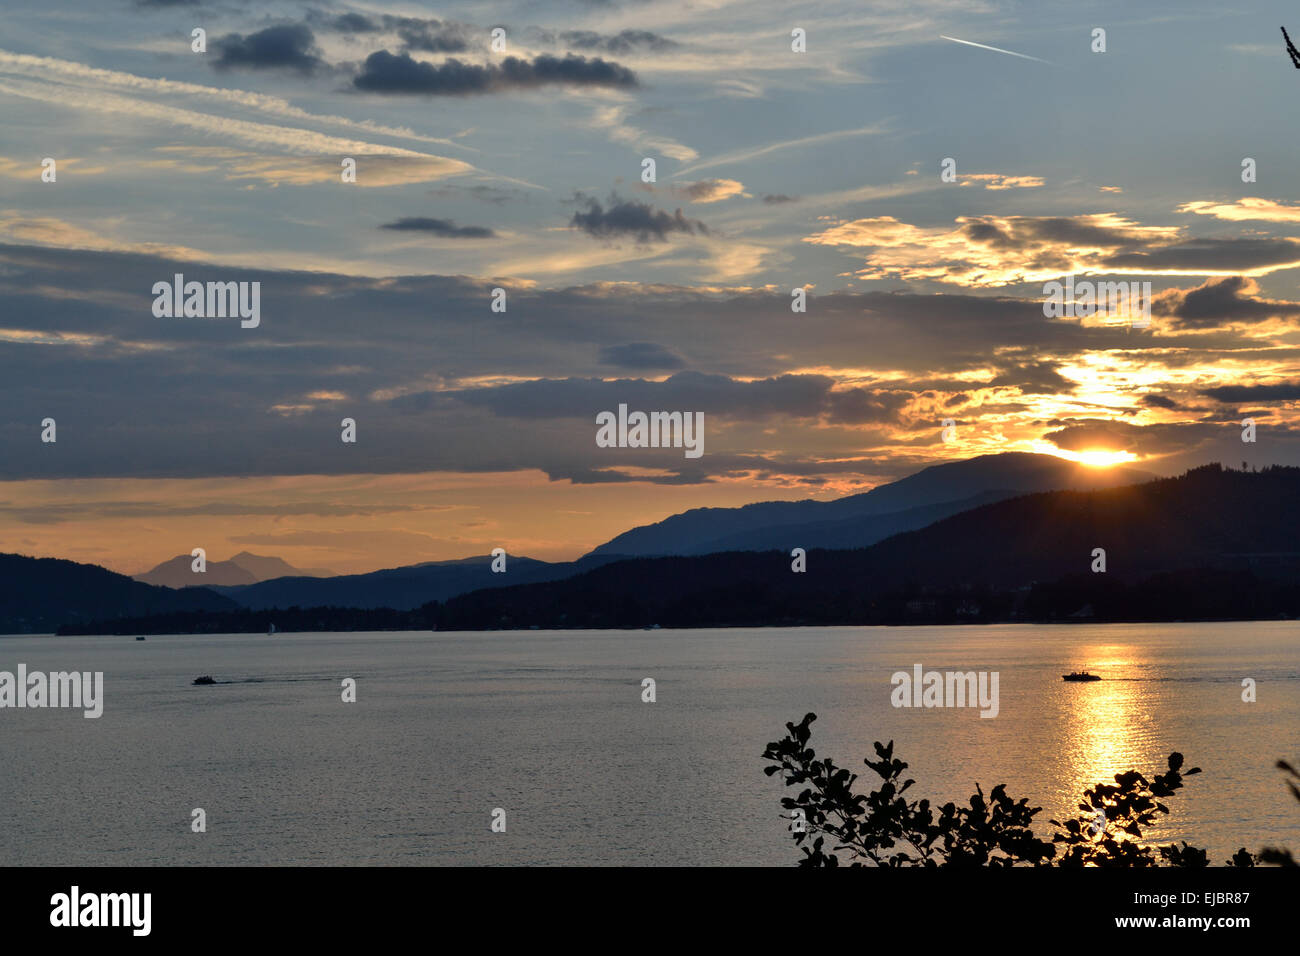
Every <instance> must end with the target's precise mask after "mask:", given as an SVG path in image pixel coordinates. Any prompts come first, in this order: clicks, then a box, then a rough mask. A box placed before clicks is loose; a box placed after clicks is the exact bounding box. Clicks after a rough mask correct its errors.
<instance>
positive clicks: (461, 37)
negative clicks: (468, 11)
mask: <svg viewBox="0 0 1300 956" xmlns="http://www.w3.org/2000/svg"><path fill="white" fill-rule="evenodd" d="M385 19H386V20H389V21H391V20H393V19H398V20H399V22H398V23H396V24H395V26H396V28H397V35H398V36H399V37H401V39H402V46H403V49H406V50H423V51H424V52H426V53H464V52H465V51H466V50H468V49H469V40H470V36H471V34H472V32H473V30H472V28H471V27H469V26H467V25H465V24H460V23H443V22H442V21H440V20H415V19H410V18H391V17H389V18H385Z"/></svg>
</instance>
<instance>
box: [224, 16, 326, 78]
mask: <svg viewBox="0 0 1300 956" xmlns="http://www.w3.org/2000/svg"><path fill="white" fill-rule="evenodd" d="M213 48H214V49H215V50H216V51H217V53H218V56H217V58H216V59H215V60H214V61H213V64H212V65H213V66H214V67H216V68H217V69H219V70H230V69H253V70H268V69H287V70H297V71H298V72H299V73H312V72H315V71H316V70H317V69H319V68H320V67H322V66H324V65H325V61H324V60H322V59H321V57H320V50H319V49H317V47H316V38H315V36H314V35H313V34H312V32H311V30H310V29H309V28H308V27H306V26H305V25H303V24H301V23H294V24H285V25H282V26H274V27H267V28H266V29H265V30H260V31H258V32H257V33H250V34H249V35H248V36H243V35H242V34H238V33H231V34H228V35H226V36H224V37H221V38H220V39H219V40H216V41H215V42H214V43H213Z"/></svg>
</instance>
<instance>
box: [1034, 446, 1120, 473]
mask: <svg viewBox="0 0 1300 956" xmlns="http://www.w3.org/2000/svg"><path fill="white" fill-rule="evenodd" d="M1036 450H1042V451H1045V452H1047V453H1048V454H1052V455H1056V456H1057V457H1058V458H1066V459H1069V460H1070V461H1077V462H1078V463H1079V464H1081V465H1087V466H1088V467H1089V468H1111V467H1113V466H1115V465H1126V464H1128V463H1129V462H1134V461H1137V460H1138V457H1137V455H1135V454H1133V453H1132V452H1131V451H1115V450H1113V449H1110V448H1085V449H1084V450H1082V451H1069V450H1067V449H1064V448H1054V447H1052V448H1042V449H1036Z"/></svg>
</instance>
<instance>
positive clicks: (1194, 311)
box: [1154, 276, 1300, 328]
mask: <svg viewBox="0 0 1300 956" xmlns="http://www.w3.org/2000/svg"><path fill="white" fill-rule="evenodd" d="M1258 291H1259V289H1258V286H1257V285H1256V283H1255V282H1254V281H1253V280H1251V279H1248V278H1246V277H1244V276H1229V277H1227V278H1225V279H1210V280H1208V281H1206V282H1205V283H1204V284H1203V285H1200V286H1197V287H1196V288H1195V289H1187V290H1184V289H1170V290H1167V291H1166V292H1164V293H1162V294H1161V295H1160V296H1159V297H1158V298H1157V301H1156V303H1155V307H1154V311H1156V312H1157V313H1159V314H1161V315H1172V316H1174V317H1175V318H1177V319H1178V320H1179V321H1178V322H1177V323H1176V325H1178V326H1179V327H1181V328H1213V327H1215V326H1218V325H1221V324H1223V322H1224V321H1225V320H1227V321H1237V322H1258V321H1263V320H1265V319H1269V318H1272V317H1274V316H1281V315H1300V303H1297V302H1270V301H1267V300H1264V299H1259V298H1255V297H1254V293H1257V292H1258Z"/></svg>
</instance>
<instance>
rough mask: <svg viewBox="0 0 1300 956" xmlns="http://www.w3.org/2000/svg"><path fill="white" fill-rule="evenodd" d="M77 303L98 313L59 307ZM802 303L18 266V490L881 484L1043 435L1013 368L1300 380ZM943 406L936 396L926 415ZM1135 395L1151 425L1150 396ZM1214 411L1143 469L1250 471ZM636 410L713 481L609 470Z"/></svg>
mask: <svg viewBox="0 0 1300 956" xmlns="http://www.w3.org/2000/svg"><path fill="white" fill-rule="evenodd" d="M394 218H397V217H394ZM393 234H394V235H395V234H396V233H393ZM411 234H412V235H417V234H418V233H411ZM444 241H448V240H444ZM177 272H181V273H184V275H185V278H186V280H198V281H207V280H219V281H244V280H255V281H259V282H261V293H262V298H261V325H260V326H259V327H258V328H257V329H242V328H240V326H239V323H238V322H237V321H235V322H232V321H223V320H212V321H209V320H198V319H189V320H186V319H170V320H169V319H158V318H155V317H154V316H153V315H152V314H151V310H150V303H151V300H152V296H151V294H150V289H151V287H152V286H153V284H154V283H155V282H158V281H159V280H164V281H170V280H171V278H172V276H173V274H174V273H177ZM497 285H502V286H507V287H509V312H508V313H492V312H491V311H490V309H489V302H490V300H491V292H492V288H493V287H494V286H497ZM67 288H75V289H77V290H78V292H79V294H78V296H77V297H75V298H74V297H70V296H67V295H65V294H63V293H61V292H60V291H59V290H61V289H67ZM789 302H790V299H789V295H788V291H783V290H782V289H780V288H777V289H761V288H760V289H746V290H731V291H718V290H698V289H692V288H688V287H681V286H670V285H653V286H651V285H642V284H638V283H635V282H628V283H622V282H617V283H591V284H587V285H582V286H575V287H565V288H545V287H529V286H513V285H511V283H510V282H509V281H508V280H501V279H488V278H482V279H471V278H468V277H456V276H437V275H404V276H391V277H382V278H376V277H366V276H352V275H339V274H331V273H327V272H321V271H313V272H294V271H285V270H271V269H260V270H259V269H246V268H237V267H234V266H230V265H214V264H210V263H199V262H194V261H175V260H170V259H166V258H162V257H159V256H156V255H146V254H143V253H125V252H119V253H110V252H93V251H87V250H75V249H59V248H50V247H31V246H15V245H11V244H9V245H6V244H2V243H0V314H3V315H4V316H5V324H6V325H7V326H8V329H9V330H10V333H7V334H6V337H5V341H4V342H3V343H0V381H3V382H4V383H5V387H4V392H5V401H4V403H2V404H0V480H3V479H14V480H17V479H29V478H54V477H65V476H68V477H212V476H228V475H272V474H296V475H306V474H311V475H320V474H355V473H371V474H390V473H399V472H400V473H409V472H412V471H426V470H427V471H439V470H448V471H458V472H465V473H480V472H490V471H518V470H521V469H538V470H539V471H540V472H542V473H545V474H550V475H553V476H557V477H568V476H572V477H573V480H575V481H585V480H595V479H593V478H591V476H592V475H604V476H608V475H609V474H610V473H611V471H610V470H611V469H614V470H616V471H619V472H620V473H621V474H622V475H623V477H622V478H617V479H614V480H628V481H636V480H643V479H642V477H640V476H642V475H644V473H645V469H646V467H650V468H654V469H663V470H664V474H665V476H666V477H665V478H664V479H663V480H665V481H670V482H695V481H708V480H713V479H723V478H727V477H729V476H734V475H736V474H741V475H747V476H759V477H757V478H756V479H755V480H760V481H769V480H770V481H773V482H788V481H793V480H797V479H800V478H803V479H807V480H808V481H809V482H810V483H815V482H817V481H819V480H823V479H825V478H826V477H827V476H841V477H840V478H839V479H837V480H838V481H840V482H844V481H848V482H852V481H859V480H860V481H863V482H874V481H878V480H880V479H881V477H882V476H886V475H894V476H897V475H901V474H902V473H905V472H906V471H907V470H909V469H910V470H914V469H915V467H919V466H920V465H923V464H925V463H926V462H925V461H924V460H922V459H920V458H918V459H917V460H916V461H909V460H907V456H906V455H902V454H899V448H900V442H903V443H905V442H906V441H907V440H908V439H907V435H908V434H909V433H911V431H912V430H913V429H914V428H915V423H913V422H911V421H910V420H909V415H910V413H911V412H912V410H913V409H917V411H916V414H918V415H921V416H922V417H924V415H925V414H930V413H931V412H933V413H934V414H932V418H933V419H935V420H940V419H942V418H943V417H946V416H944V415H942V414H938V413H940V412H942V411H949V415H952V412H953V411H955V410H956V409H955V408H951V407H950V406H947V405H946V402H947V401H948V399H949V398H957V397H959V396H960V395H966V396H969V397H970V400H972V401H977V402H979V407H978V408H977V409H974V410H972V411H970V412H963V414H962V416H961V417H962V419H963V420H964V421H965V420H969V421H971V422H972V423H974V422H978V421H981V420H983V419H985V417H986V416H997V415H1014V416H1018V420H1020V421H1026V420H1027V419H1028V418H1029V417H1030V415H1031V414H1032V413H1031V412H1030V410H1029V409H1026V408H1025V407H1022V406H1019V405H1015V404H1013V403H1010V402H1008V401H1006V400H1005V399H1001V400H999V399H994V401H992V402H990V401H988V398H987V395H983V394H980V393H978V392H977V391H976V390H978V389H982V388H984V387H985V386H986V384H987V382H988V380H989V369H990V367H992V368H993V375H995V376H1003V377H1004V378H1003V380H1004V381H1008V382H1013V381H1019V382H1021V383H1023V384H1025V385H1026V387H1028V383H1029V382H1030V381H1034V380H1040V379H1041V378H1042V376H1044V375H1049V376H1050V374H1051V372H1052V369H1053V368H1055V367H1056V366H1057V364H1058V363H1064V364H1065V365H1067V366H1074V365H1075V364H1077V358H1076V357H1077V356H1079V355H1081V354H1085V353H1089V352H1092V353H1094V354H1098V353H1101V354H1104V353H1107V352H1112V351H1113V352H1115V353H1116V354H1123V355H1126V356H1129V357H1131V358H1132V359H1134V360H1140V361H1141V362H1142V364H1143V367H1144V368H1146V369H1147V370H1148V371H1149V372H1152V373H1158V372H1159V371H1160V370H1162V369H1165V368H1182V369H1192V370H1196V369H1200V368H1202V367H1203V366H1205V365H1206V364H1207V363H1222V362H1223V361H1224V359H1225V356H1229V357H1231V358H1233V359H1234V360H1239V361H1241V362H1242V363H1253V362H1267V363H1269V364H1270V365H1271V366H1273V367H1278V366H1279V365H1294V366H1297V367H1300V349H1296V348H1293V347H1288V346H1287V345H1286V344H1285V342H1282V343H1281V344H1279V343H1276V342H1269V341H1263V340H1257V341H1255V342H1253V343H1252V342H1250V341H1248V340H1244V339H1243V337H1242V336H1241V335H1240V334H1238V333H1235V332H1229V333H1205V332H1199V331H1188V332H1184V333H1181V334H1179V335H1177V336H1175V337H1171V336H1168V335H1167V334H1162V331H1161V329H1160V328H1159V327H1156V328H1153V329H1152V330H1151V332H1150V334H1147V335H1143V336H1141V337H1134V336H1133V335H1132V334H1131V333H1129V331H1128V330H1127V329H1124V328H1105V327H1099V326H1087V325H1084V324H1081V323H1074V322H1061V321H1049V320H1046V319H1045V318H1044V316H1043V314H1042V302H1041V299H1040V298H1039V297H1037V296H1035V297H1033V298H1025V299H1021V298H1016V297H1011V296H995V295H968V294H960V293H958V294H949V295H920V294H912V293H890V292H867V293H862V292H853V291H841V292H836V293H832V294H825V295H819V296H817V297H816V301H815V309H810V313H813V314H814V316H815V321H816V331H817V334H816V335H809V334H804V333H803V332H801V331H800V329H802V328H804V326H801V325H799V324H798V323H795V324H793V325H792V324H791V318H790V306H789ZM359 317H365V318H364V319H361V318H359ZM12 330H18V334H17V335H14V334H11V333H12ZM29 333H30V334H29ZM638 343H640V345H638ZM647 343H661V347H664V348H665V351H666V352H667V351H668V350H669V349H676V350H678V351H679V352H680V354H681V355H683V356H686V358H687V359H688V364H689V368H690V371H687V370H684V369H673V368H668V369H664V370H663V372H664V373H666V374H670V375H671V377H670V378H669V379H667V380H666V381H664V382H654V381H642V380H641V377H646V378H648V377H652V376H656V375H658V374H660V370H659V369H657V368H656V369H634V368H632V369H628V370H627V371H626V372H619V373H618V374H619V375H620V376H626V378H623V379H622V380H620V381H614V382H605V381H602V379H601V378H600V377H597V376H596V374H595V373H593V369H592V366H593V364H594V363H595V362H597V361H598V360H599V359H601V358H603V359H604V360H606V361H609V360H615V361H623V362H632V361H636V360H637V359H638V358H640V359H641V360H642V361H646V360H649V359H647V357H646V356H647V355H650V356H653V354H654V353H653V352H651V351H648V350H645V351H640V352H639V351H638V349H642V350H644V349H645V346H646V344H647ZM864 343H867V346H866V347H868V348H869V352H868V353H867V354H868V355H869V361H870V363H871V367H872V368H878V369H888V370H890V371H891V376H898V378H897V380H895V378H893V377H891V379H890V381H889V383H888V385H887V386H884V385H882V383H871V382H867V383H863V382H862V381H861V379H860V375H859V374H858V373H850V378H851V379H852V382H851V383H850V382H845V383H844V384H841V381H842V380H843V378H844V377H843V376H840V375H839V374H838V373H832V374H826V375H802V374H801V375H790V374H788V373H789V370H790V369H792V368H817V369H839V368H844V367H845V365H846V363H848V365H849V367H850V368H851V369H857V368H859V366H860V364H861V362H862V360H863V354H864V353H863V351H862V350H863V348H864ZM990 343H993V344H992V345H991V344H990ZM629 344H631V345H632V346H634V347H633V348H628V346H629ZM670 354H671V353H670ZM602 367H603V368H605V369H606V370H608V369H609V368H610V367H611V366H602ZM613 367H615V368H616V369H617V368H618V366H617V365H615V366H613ZM1214 367H1217V365H1216V366H1214ZM623 368H627V366H626V365H625V366H623ZM1058 371H1059V369H1058ZM539 376H543V377H544V380H543V381H540V382H537V383H533V380H536V379H537V378H538V377H539ZM1225 377H1226V380H1227V381H1230V382H1231V381H1237V380H1238V377H1237V376H1236V375H1235V374H1234V375H1231V376H1222V375H1221V376H1218V377H1203V378H1201V379H1200V380H1199V381H1200V385H1199V387H1202V388H1209V387H1212V386H1214V385H1216V383H1217V382H1219V381H1223V380H1224V379H1225ZM1183 379H1184V376H1180V377H1179V380H1183ZM466 382H474V383H479V382H485V383H491V384H485V385H482V386H481V387H479V388H470V387H468V386H466V385H465V384H463V383H466ZM498 383H499V384H498ZM850 384H851V385H852V386H857V387H850ZM922 390H924V391H929V392H930V393H931V394H930V395H929V396H927V397H925V398H923V399H922V398H920V397H919V396H918V393H919V391H922ZM909 394H910V395H911V396H912V397H911V398H910V399H909ZM1005 394H1007V395H1014V392H1012V391H1010V389H1009V388H1008V390H1007V391H1006V393H1005ZM1132 394H1133V398H1132V399H1131V400H1130V401H1129V402H1128V404H1129V405H1130V406H1136V405H1137V401H1138V398H1137V396H1138V395H1139V392H1138V390H1136V389H1135V390H1134V392H1133V393H1132ZM1171 394H1179V393H1174V392H1171ZM92 396H93V398H92ZM159 396H164V397H165V400H161V401H160V399H159ZM1224 397H1225V398H1228V399H1232V398H1248V399H1251V400H1252V401H1251V402H1250V403H1249V404H1247V405H1245V406H1244V407H1252V408H1258V407H1260V406H1261V405H1262V404H1263V403H1264V402H1266V401H1270V400H1273V396H1272V395H1271V394H1270V393H1268V392H1264V393H1259V394H1253V393H1247V394H1246V395H1244V396H1241V395H1234V394H1232V393H1224ZM1180 401H1181V397H1180ZM1201 401H1203V402H1204V403H1205V404H1206V405H1207V406H1210V410H1209V414H1212V415H1214V416H1216V417H1217V418H1218V419H1219V421H1217V422H1194V423H1189V424H1190V425H1194V426H1195V427H1180V428H1177V429H1172V430H1164V431H1162V430H1160V429H1162V428H1164V426H1145V427H1144V428H1143V429H1141V432H1140V434H1141V439H1140V441H1139V442H1138V443H1137V444H1136V445H1135V446H1134V450H1135V451H1137V452H1139V453H1140V454H1142V455H1144V456H1145V455H1147V454H1151V453H1159V454H1168V455H1171V456H1175V457H1177V456H1183V457H1184V458H1187V456H1189V455H1191V454H1192V453H1193V452H1196V453H1197V454H1201V453H1202V452H1203V450H1204V449H1203V447H1202V443H1204V442H1205V441H1208V440H1210V438H1211V437H1213V436H1214V435H1215V434H1216V433H1217V434H1219V435H1220V437H1221V440H1222V441H1223V443H1224V445H1223V447H1225V448H1226V449H1227V450H1228V451H1229V452H1234V451H1239V450H1240V448H1241V444H1240V428H1239V427H1237V428H1235V430H1234V429H1231V428H1228V421H1229V418H1230V416H1226V415H1224V414H1223V411H1222V408H1221V407H1218V403H1217V402H1215V401H1214V400H1213V399H1211V398H1204V399H1201ZM620 402H626V403H628V405H629V406H630V407H633V408H637V407H639V408H641V409H644V410H656V409H657V410H682V411H691V410H699V411H703V412H706V413H707V415H708V418H707V420H706V432H707V439H706V452H705V455H704V457H703V458H702V459H700V461H699V463H696V464H691V463H690V462H687V461H685V460H684V458H683V456H682V455H681V454H680V450H678V451H677V452H676V453H675V454H674V452H673V450H667V451H665V452H664V454H663V455H662V456H661V457H658V458H656V457H654V455H652V454H649V452H650V451H654V452H659V451H660V450H645V449H599V448H597V447H596V446H595V444H594V440H593V435H594V417H593V416H594V414H595V412H596V411H599V410H607V409H616V408H617V405H618V404H619V403H620ZM922 402H925V403H928V406H929V409H928V410H927V409H919V406H920V404H921V403H922ZM1279 407H1280V406H1279ZM950 409H951V410H950ZM1119 411H1122V410H1110V411H1104V412H1099V413H1098V415H1099V416H1101V415H1105V416H1108V417H1114V416H1116V415H1117V414H1118V413H1119ZM345 415H347V416H352V417H354V418H356V420H357V422H358V426H359V434H360V436H361V437H360V443H361V444H359V445H358V446H355V448H354V446H344V445H341V444H340V442H339V440H338V436H339V421H340V419H341V418H342V417H343V416H345ZM46 416H50V417H53V418H55V419H56V420H57V422H58V426H59V442H58V444H57V445H53V444H52V445H42V444H41V443H40V442H39V430H38V429H37V428H36V427H35V426H33V424H32V423H33V422H36V423H38V424H39V422H40V421H41V420H42V419H43V418H45V417H46ZM952 417H957V416H955V415H952ZM1239 417H1240V416H1238V418H1239ZM1261 420H1263V419H1262V418H1261ZM1082 424H1084V423H1083V422H1081V421H1070V420H1062V421H1060V422H1057V423H1053V424H1050V425H1044V426H1039V427H1040V428H1042V429H1043V430H1047V429H1049V428H1050V429H1052V430H1058V429H1067V428H1071V427H1075V426H1079V425H1082ZM1176 424H1180V425H1182V424H1183V423H1176ZM1112 427H1113V426H1112ZM810 429H817V432H816V433H815V434H810ZM932 432H933V429H928V430H927V436H926V438H925V441H926V442H927V443H932V442H933V441H934V435H933V433H932ZM1121 437H1122V436H1121ZM918 441H919V439H918ZM1234 443H1235V445H1234ZM882 449H885V450H882ZM1268 449H1269V450H1270V451H1271V452H1274V453H1275V455H1276V457H1277V458H1278V459H1279V460H1280V459H1286V460H1288V461H1296V460H1300V435H1297V436H1295V437H1286V436H1284V435H1283V433H1282V431H1281V430H1279V429H1271V430H1270V433H1269V445H1268ZM356 450H360V451H361V452H362V454H360V455H357V454H352V453H351V452H353V451H356ZM758 450H761V451H758ZM1238 457H1239V455H1238ZM1180 460H1181V459H1180ZM1188 460H1189V461H1191V459H1190V458H1188ZM1225 460H1230V459H1225ZM1192 463H1195V462H1192ZM600 480H610V479H607V478H602V479H600ZM656 480H657V479H656Z"/></svg>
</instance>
